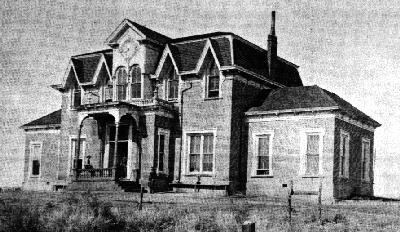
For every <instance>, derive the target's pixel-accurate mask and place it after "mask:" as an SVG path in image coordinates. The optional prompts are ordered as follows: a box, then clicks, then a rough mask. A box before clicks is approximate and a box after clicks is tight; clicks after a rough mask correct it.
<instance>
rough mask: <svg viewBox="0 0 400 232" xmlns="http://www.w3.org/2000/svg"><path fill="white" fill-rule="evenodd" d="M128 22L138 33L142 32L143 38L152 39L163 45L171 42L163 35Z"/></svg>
mask: <svg viewBox="0 0 400 232" xmlns="http://www.w3.org/2000/svg"><path fill="white" fill-rule="evenodd" d="M128 21H129V22H130V23H131V24H132V25H134V26H135V27H136V28H137V29H138V30H139V31H140V32H142V33H143V34H144V35H145V36H147V37H149V38H151V39H154V40H156V41H158V42H161V43H163V44H165V43H166V42H168V41H169V40H171V38H169V37H168V36H165V35H163V34H160V33H158V32H156V31H153V30H151V29H150V28H148V27H145V26H143V25H140V24H139V23H135V22H133V21H131V20H129V19H128Z"/></svg>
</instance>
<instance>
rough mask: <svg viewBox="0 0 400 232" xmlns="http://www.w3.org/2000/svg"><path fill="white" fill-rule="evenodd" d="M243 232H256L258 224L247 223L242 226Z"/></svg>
mask: <svg viewBox="0 0 400 232" xmlns="http://www.w3.org/2000/svg"><path fill="white" fill-rule="evenodd" d="M242 232H256V223H254V222H251V221H245V222H244V223H243V224H242Z"/></svg>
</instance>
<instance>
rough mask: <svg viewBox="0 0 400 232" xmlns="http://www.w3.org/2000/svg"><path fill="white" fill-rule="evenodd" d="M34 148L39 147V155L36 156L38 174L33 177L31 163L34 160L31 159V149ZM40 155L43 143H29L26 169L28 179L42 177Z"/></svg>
mask: <svg viewBox="0 0 400 232" xmlns="http://www.w3.org/2000/svg"><path fill="white" fill-rule="evenodd" d="M34 146H39V154H38V156H39V157H38V160H39V174H37V175H34V174H33V173H32V172H33V161H34V160H36V159H33V158H34V157H33V147H34ZM42 154H43V143H42V142H38V141H31V142H30V143H29V168H28V173H29V175H28V176H29V177H30V178H40V177H41V175H42Z"/></svg>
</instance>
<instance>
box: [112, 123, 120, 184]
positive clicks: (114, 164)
mask: <svg viewBox="0 0 400 232" xmlns="http://www.w3.org/2000/svg"><path fill="white" fill-rule="evenodd" d="M118 134H119V122H116V123H115V142H114V157H113V169H114V180H115V181H117V180H118V170H117V169H118V165H117V162H118Z"/></svg>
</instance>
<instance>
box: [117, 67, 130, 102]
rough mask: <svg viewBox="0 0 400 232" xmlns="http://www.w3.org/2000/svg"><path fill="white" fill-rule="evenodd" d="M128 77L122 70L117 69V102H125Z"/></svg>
mask: <svg viewBox="0 0 400 232" xmlns="http://www.w3.org/2000/svg"><path fill="white" fill-rule="evenodd" d="M127 79H128V75H127V73H126V71H125V69H124V68H119V69H118V70H117V84H116V88H117V100H118V101H121V100H126V89H127V86H128V80H127Z"/></svg>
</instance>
